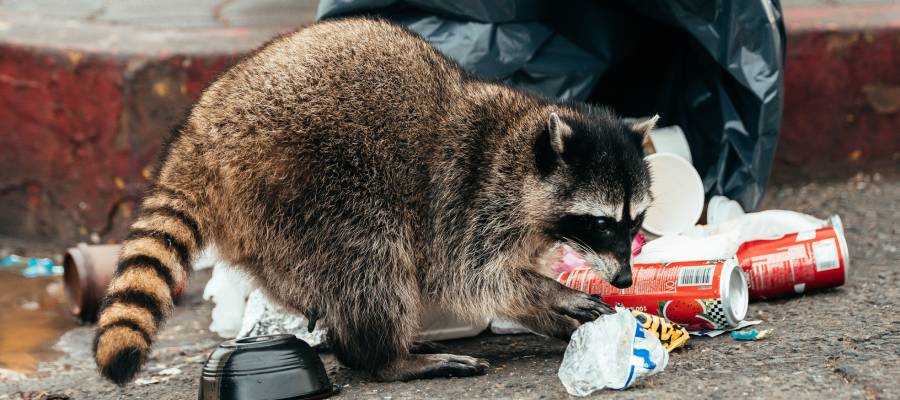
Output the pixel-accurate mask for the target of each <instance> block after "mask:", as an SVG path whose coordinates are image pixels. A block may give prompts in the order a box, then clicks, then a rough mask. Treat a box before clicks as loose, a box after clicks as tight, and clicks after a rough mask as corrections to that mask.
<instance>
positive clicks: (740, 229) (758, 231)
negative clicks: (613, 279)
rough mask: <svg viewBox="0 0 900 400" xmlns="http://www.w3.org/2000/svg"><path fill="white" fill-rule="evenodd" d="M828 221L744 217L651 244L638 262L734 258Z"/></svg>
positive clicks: (790, 215) (766, 214)
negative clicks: (754, 244) (744, 248)
mask: <svg viewBox="0 0 900 400" xmlns="http://www.w3.org/2000/svg"><path fill="white" fill-rule="evenodd" d="M826 225H827V222H826V221H824V220H821V219H818V218H815V217H812V216H809V215H806V214H801V213H798V212H794V211H786V210H769V211H760V212H755V213H749V214H744V215H741V216H739V217H736V218H734V219H730V220H728V221H725V222H723V223H721V224H718V225H706V226H695V227H694V228H692V229H690V230H688V231H686V232H684V233H681V234H678V235H667V236H663V237H661V238H658V239H656V240H652V241H650V242H647V244H645V245H644V247H643V248H642V249H641V254H639V255H638V256H637V257H635V258H634V262H635V263H640V264H652V263H662V262H678V261H696V260H719V259H725V258H729V257H733V256H734V255H735V254H736V253H737V250H738V248H739V247H741V244H744V243H746V242H749V241H753V240H761V239H777V238H780V237H782V236H784V235H787V234H789V233H794V232H803V231H810V230H816V229H819V228H822V227H824V226H826Z"/></svg>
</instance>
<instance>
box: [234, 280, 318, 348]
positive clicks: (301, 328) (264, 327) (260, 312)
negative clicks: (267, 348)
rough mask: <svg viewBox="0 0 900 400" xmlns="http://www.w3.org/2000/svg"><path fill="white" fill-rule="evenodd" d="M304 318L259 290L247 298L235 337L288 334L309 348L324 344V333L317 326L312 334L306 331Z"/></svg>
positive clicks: (306, 324)
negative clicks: (274, 301)
mask: <svg viewBox="0 0 900 400" xmlns="http://www.w3.org/2000/svg"><path fill="white" fill-rule="evenodd" d="M308 324H309V322H308V321H307V319H306V317H304V316H303V315H300V314H295V313H292V312H290V311H288V310H287V309H285V308H284V307H282V306H280V305H278V304H275V303H273V302H271V301H270V300H269V298H268V297H266V295H265V294H264V293H263V291H262V290H261V289H256V290H254V291H253V292H251V293H250V297H248V298H247V306H246V307H245V308H244V321H243V323H242V324H241V330H240V332H239V333H238V335H237V337H239V338H242V337H248V336H262V335H276V334H282V333H289V334H293V335H294V336H297V337H298V338H300V339H301V340H303V341H304V342H306V343H307V344H309V345H310V346H318V345H320V344H322V343H323V342H325V340H326V335H327V333H326V331H325V329H323V328H321V325H317V326H316V329H313V331H312V332H309V331H308V330H307V326H308Z"/></svg>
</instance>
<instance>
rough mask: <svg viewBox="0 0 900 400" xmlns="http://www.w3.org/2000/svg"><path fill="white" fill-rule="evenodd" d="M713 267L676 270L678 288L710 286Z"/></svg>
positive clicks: (704, 266)
mask: <svg viewBox="0 0 900 400" xmlns="http://www.w3.org/2000/svg"><path fill="white" fill-rule="evenodd" d="M715 267H716V266H715V265H708V266H707V265H703V266H698V267H682V268H681V269H679V270H678V286H708V285H712V281H713V269H715Z"/></svg>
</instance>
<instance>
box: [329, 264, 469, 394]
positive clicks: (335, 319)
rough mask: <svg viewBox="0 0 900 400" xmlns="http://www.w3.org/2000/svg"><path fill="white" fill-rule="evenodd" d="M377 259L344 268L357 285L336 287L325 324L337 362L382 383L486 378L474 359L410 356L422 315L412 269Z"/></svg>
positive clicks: (348, 283) (452, 356)
mask: <svg viewBox="0 0 900 400" xmlns="http://www.w3.org/2000/svg"><path fill="white" fill-rule="evenodd" d="M373 253H375V254H368V255H364V256H358V257H356V258H355V260H353V261H350V262H349V264H350V265H348V263H345V264H344V265H345V266H346V267H348V269H349V270H352V271H356V272H357V273H358V274H357V275H356V276H355V278H356V279H354V281H344V282H342V284H341V285H334V286H336V287H339V288H340V289H339V290H340V291H339V292H337V293H334V294H335V295H336V296H337V299H338V300H337V301H335V302H333V303H332V304H330V305H329V306H328V308H327V311H326V314H327V316H326V317H325V321H326V322H327V324H328V327H329V333H328V335H329V341H330V344H331V348H332V350H333V351H334V353H335V355H336V356H337V358H338V360H340V361H341V362H343V363H344V364H345V365H347V366H349V367H351V368H356V369H363V370H367V371H368V372H370V373H371V374H372V375H373V376H375V377H376V378H378V379H380V380H384V381H397V380H402V381H408V380H412V379H426V378H438V377H450V376H456V377H463V376H472V375H481V374H484V372H485V371H486V370H487V363H485V362H484V361H481V360H478V359H476V358H473V357H466V356H457V355H452V354H412V350H413V349H414V347H415V338H416V335H417V334H418V325H419V324H418V319H419V312H420V299H419V296H420V295H419V288H418V284H417V283H416V281H415V275H414V273H413V269H412V268H413V267H412V266H411V265H409V266H398V265H395V264H396V263H402V261H398V259H404V258H405V257H389V256H387V255H386V254H383V253H384V252H383V251H382V252H373ZM378 253H382V254H378ZM379 256H381V257H379ZM390 258H395V259H393V260H391V259H390ZM379 262H380V263H382V264H380V265H379V264H378V263H379ZM354 264H355V265H354ZM394 268H397V269H394ZM392 269H394V270H392ZM385 274H390V279H387V278H385ZM357 279H358V280H357Z"/></svg>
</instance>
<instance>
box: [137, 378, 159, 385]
mask: <svg viewBox="0 0 900 400" xmlns="http://www.w3.org/2000/svg"><path fill="white" fill-rule="evenodd" d="M160 382H162V380H161V379H159V378H156V377H152V378H138V379H135V380H134V384H135V385H138V386H142V385H155V384H157V383H160Z"/></svg>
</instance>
